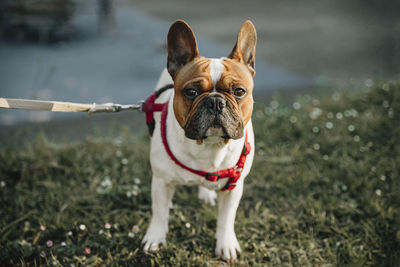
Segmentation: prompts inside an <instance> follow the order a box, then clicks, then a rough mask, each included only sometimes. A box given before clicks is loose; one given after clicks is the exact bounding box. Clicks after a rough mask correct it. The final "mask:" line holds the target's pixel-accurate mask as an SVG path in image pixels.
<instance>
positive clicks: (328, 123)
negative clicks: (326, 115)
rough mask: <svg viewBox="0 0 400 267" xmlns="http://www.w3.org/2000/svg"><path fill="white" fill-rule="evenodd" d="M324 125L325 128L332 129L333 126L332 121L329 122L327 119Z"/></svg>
mask: <svg viewBox="0 0 400 267" xmlns="http://www.w3.org/2000/svg"><path fill="white" fill-rule="evenodd" d="M325 127H326V128H327V129H332V128H333V123H332V122H330V121H328V122H327V123H326V124H325Z"/></svg>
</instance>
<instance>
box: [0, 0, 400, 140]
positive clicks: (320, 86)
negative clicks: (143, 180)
mask: <svg viewBox="0 0 400 267" xmlns="http://www.w3.org/2000/svg"><path fill="white" fill-rule="evenodd" d="M176 19H184V20H186V21H187V22H188V23H189V24H190V26H191V27H192V29H193V30H194V32H195V34H196V36H197V39H198V43H199V50H200V54H201V55H204V56H209V57H221V56H225V55H227V54H228V53H229V52H230V51H231V49H232V47H233V45H234V43H235V41H236V36H237V33H238V31H239V29H240V26H241V24H242V23H243V22H244V21H245V20H246V19H250V20H252V21H253V23H254V24H255V26H256V28H257V32H258V38H259V39H258V44H257V53H256V55H257V57H256V58H257V60H256V71H257V74H256V77H255V81H256V88H255V98H256V101H257V102H261V103H263V102H268V101H270V100H271V98H272V97H274V96H276V95H279V96H280V97H282V98H288V99H290V98H291V97H293V96H295V95H298V94H304V93H307V94H325V93H330V92H332V91H337V90H339V91H342V90H353V89H354V88H360V86H361V87H363V86H371V84H372V83H373V81H374V80H377V79H378V80H379V79H391V78H394V77H397V76H398V75H399V73H400V2H399V1H379V0H353V1H346V0H336V1H327V0H309V1H301V2H299V1H289V0H282V1H272V0H253V1H239V0H232V1H229V2H227V1H220V0H218V1H215V0H214V1H212V0H203V1H184V0H171V1H152V0H147V1H139V0H118V1H112V0H85V1H78V0H18V1H15V0H2V1H1V2H0V97H8V98H30V99H41V100H58V101H71V102H80V103H92V102H96V103H102V102H115V103H120V104H131V103H136V102H137V101H138V100H141V99H144V98H146V97H147V96H148V95H149V94H150V92H151V91H152V90H154V86H155V83H156V81H157V79H158V75H159V73H160V72H161V70H162V69H163V68H164V67H165V65H166V44H165V39H166V35H167V32H168V28H169V26H170V24H171V23H172V22H173V21H175V20H176ZM117 123H118V124H121V123H122V124H126V125H130V127H131V128H132V129H133V130H135V131H145V127H144V125H143V118H142V115H140V114H136V113H128V114H126V113H124V114H112V115H111V114H106V115H94V116H91V117H88V116H87V115H86V114H56V113H50V112H38V111H20V110H0V125H1V130H0V138H2V139H3V140H4V139H7V138H8V137H9V136H10V134H11V133H13V132H15V130H16V129H21V127H22V128H23V127H30V128H29V129H30V130H29V131H30V132H35V131H36V130H37V129H40V130H43V129H44V131H45V132H48V133H49V134H50V135H54V136H60V135H62V136H64V135H66V136H75V137H77V138H79V137H80V136H82V135H84V134H85V133H87V132H93V131H94V130H93V129H94V128H96V129H97V131H101V132H102V133H103V132H104V131H103V129H110V128H112V127H113V125H116V124H117ZM27 125H28V126H27ZM32 129H34V130H33V131H32ZM35 129H36V130H35ZM77 129H79V131H77Z"/></svg>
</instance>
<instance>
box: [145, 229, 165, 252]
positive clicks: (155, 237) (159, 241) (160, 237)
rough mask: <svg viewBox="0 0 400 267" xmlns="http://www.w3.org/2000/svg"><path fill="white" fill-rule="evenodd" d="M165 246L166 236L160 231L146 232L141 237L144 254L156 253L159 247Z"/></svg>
mask: <svg viewBox="0 0 400 267" xmlns="http://www.w3.org/2000/svg"><path fill="white" fill-rule="evenodd" d="M165 244H166V234H165V233H162V232H161V231H159V230H158V231H157V230H156V231H150V229H149V230H147V233H146V235H145V236H144V237H143V240H142V246H143V251H144V252H150V251H156V250H158V249H159V247H160V245H165Z"/></svg>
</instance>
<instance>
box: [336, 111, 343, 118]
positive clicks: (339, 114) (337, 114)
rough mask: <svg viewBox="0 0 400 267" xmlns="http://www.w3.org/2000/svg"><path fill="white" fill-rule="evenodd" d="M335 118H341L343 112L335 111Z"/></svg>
mask: <svg viewBox="0 0 400 267" xmlns="http://www.w3.org/2000/svg"><path fill="white" fill-rule="evenodd" d="M336 119H338V120H341V119H343V113H342V112H338V113H336Z"/></svg>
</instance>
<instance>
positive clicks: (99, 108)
mask: <svg viewBox="0 0 400 267" xmlns="http://www.w3.org/2000/svg"><path fill="white" fill-rule="evenodd" d="M142 103H143V101H141V102H139V103H138V104H133V105H120V104H114V103H104V104H96V103H93V104H81V103H71V102H60V101H43V100H32V99H17V98H0V108H5V109H27V110H44V111H52V112H87V113H88V114H89V115H90V114H94V113H104V112H107V113H110V112H120V111H126V110H140V111H141V110H142Z"/></svg>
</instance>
